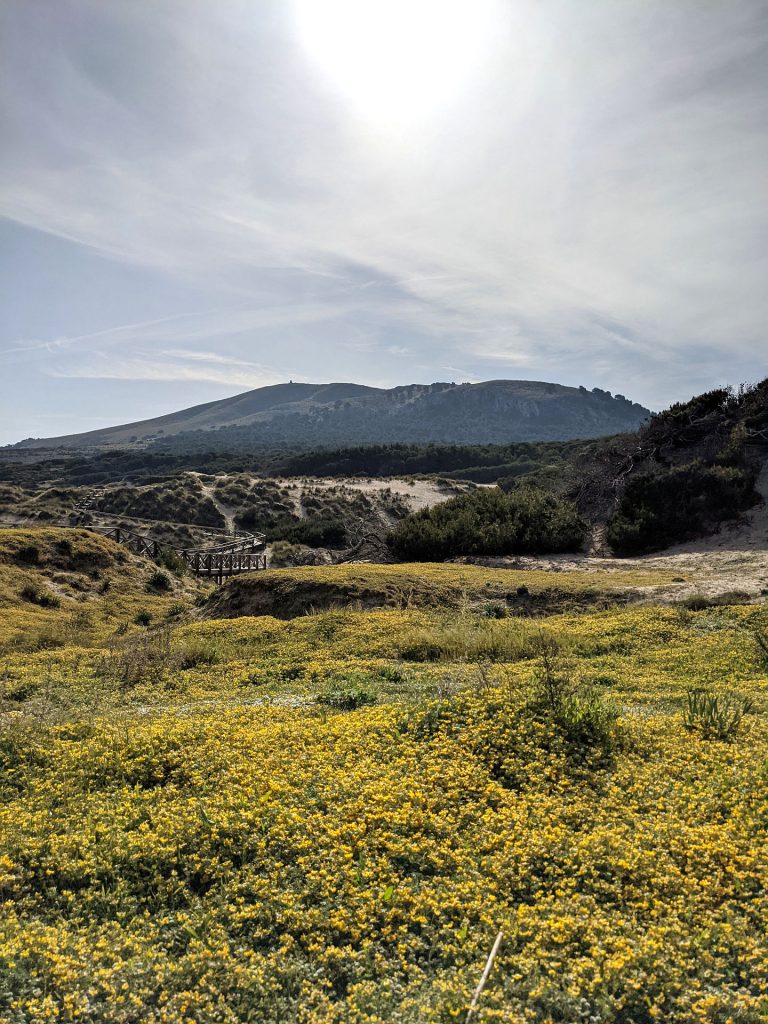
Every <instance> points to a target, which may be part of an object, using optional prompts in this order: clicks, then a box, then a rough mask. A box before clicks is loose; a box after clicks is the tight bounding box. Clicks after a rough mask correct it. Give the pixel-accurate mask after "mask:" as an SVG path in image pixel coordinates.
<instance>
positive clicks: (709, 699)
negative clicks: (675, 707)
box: [683, 689, 754, 741]
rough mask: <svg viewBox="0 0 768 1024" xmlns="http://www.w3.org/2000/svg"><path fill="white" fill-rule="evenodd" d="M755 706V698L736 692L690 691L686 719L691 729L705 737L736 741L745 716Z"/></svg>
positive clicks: (690, 730) (687, 696)
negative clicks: (753, 699) (734, 739)
mask: <svg viewBox="0 0 768 1024" xmlns="http://www.w3.org/2000/svg"><path fill="white" fill-rule="evenodd" d="M753 708H754V701H752V700H750V699H749V698H748V697H741V696H739V695H738V694H732V693H720V694H717V693H707V691H706V690H702V689H694V690H689V691H688V693H687V695H686V707H685V711H684V713H683V721H684V723H685V727H686V729H688V731H689V732H698V733H700V734H701V736H702V737H703V738H704V739H705V740H725V741H730V740H732V739H733V738H734V737H735V736H736V734H737V733H738V731H739V727H740V726H741V722H742V719H743V718H744V716H745V715H748V714H749V713H750V712H751V711H752V710H753Z"/></svg>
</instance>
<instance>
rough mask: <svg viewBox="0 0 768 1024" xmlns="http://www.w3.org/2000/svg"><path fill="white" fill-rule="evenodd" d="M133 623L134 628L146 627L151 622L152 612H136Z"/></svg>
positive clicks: (142, 610) (144, 609)
mask: <svg viewBox="0 0 768 1024" xmlns="http://www.w3.org/2000/svg"><path fill="white" fill-rule="evenodd" d="M133 621H134V624H135V625H136V626H148V625H149V624H150V623H151V622H152V612H148V611H147V610H146V608H142V609H141V611H139V612H136V614H135V615H134V617H133Z"/></svg>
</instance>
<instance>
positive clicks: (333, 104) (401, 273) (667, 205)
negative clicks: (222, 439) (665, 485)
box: [0, 0, 768, 444]
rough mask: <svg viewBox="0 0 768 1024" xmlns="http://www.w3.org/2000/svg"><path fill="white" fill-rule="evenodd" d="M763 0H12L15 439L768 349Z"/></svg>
mask: <svg viewBox="0 0 768 1024" xmlns="http://www.w3.org/2000/svg"><path fill="white" fill-rule="evenodd" d="M767 115H768V0H766V2H758V0H675V2H674V3H670V2H669V0H611V2H607V0H386V2H384V0H216V2H215V3H212V2H211V0H130V2H127V0H3V2H2V4H0V119H1V120H0V139H2V144H1V145H0V289H2V297H1V301H0V444H2V443H9V442H14V441H17V440H20V439H21V438H24V437H28V436H33V437H43V436H51V435H58V434H65V433H72V432H76V431H81V430H88V429H95V428H97V427H100V426H106V425H109V424H113V423H121V422H127V421H132V420H138V419H143V418H147V417H151V416H156V415H160V414H163V413H166V412H171V411H174V410H176V409H180V408H184V407H186V406H189V405H194V404H197V403H199V402H204V401H211V400H214V399H217V398H223V397H226V396H228V395H233V394H237V393H238V392H241V391H245V390H248V389H250V388H254V387H260V386H262V385H267V384H275V383H279V382H281V381H287V380H289V379H293V380H302V381H312V382H324V381H339V380H343V381H355V382H359V383H365V384H371V385H377V386H383V387H391V386H394V385H397V384H407V383H414V382H421V383H427V382H432V381H451V380H455V381H457V382H458V381H479V380H488V379H499V378H513V379H533V380H546V381H554V382H558V383H563V384H571V385H579V384H582V385H585V386H587V387H590V388H591V387H602V388H607V389H608V390H610V391H613V392H620V393H622V394H625V395H627V397H629V398H631V399H632V400H634V401H639V402H642V403H643V404H645V405H648V406H649V407H651V408H661V407H663V406H665V405H667V404H669V403H671V402H673V401H678V400H685V399H687V398H689V397H691V396H692V395H693V394H695V393H698V392H700V391H703V390H706V389H708V388H711V387H715V386H719V385H722V384H726V383H730V384H739V383H742V382H751V381H756V380H758V379H760V378H762V377H765V376H766V375H768V334H766V323H768V265H767V263H768V261H767V260H766V252H767V250H768V245H767V244H766V243H767V235H768V231H767V228H768V173H767V171H768V117H767Z"/></svg>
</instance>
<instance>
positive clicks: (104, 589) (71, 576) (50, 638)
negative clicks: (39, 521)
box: [0, 528, 205, 652]
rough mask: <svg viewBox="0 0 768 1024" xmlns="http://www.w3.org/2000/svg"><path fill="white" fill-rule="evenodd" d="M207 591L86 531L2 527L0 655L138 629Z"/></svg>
mask: <svg viewBox="0 0 768 1024" xmlns="http://www.w3.org/2000/svg"><path fill="white" fill-rule="evenodd" d="M204 590H205V587H204V585H202V584H200V583H199V582H198V581H197V580H195V579H193V578H191V577H185V578H184V579H180V578H178V577H177V576H175V575H174V574H173V573H171V572H164V571H162V570H161V569H160V568H159V567H158V566H157V565H156V564H155V563H154V562H151V561H149V560H148V559H146V558H140V557H137V556H136V555H133V554H131V553H130V552H129V551H128V550H127V549H126V548H125V547H122V546H121V545H119V544H115V543H114V542H113V541H111V540H108V539H107V538H106V537H101V536H99V535H98V534H97V533H93V532H91V531H89V530H78V529H56V528H43V529H0V652H2V651H6V650H9V649H11V648H13V647H14V646H15V647H20V648H22V649H24V650H29V651H37V650H40V651H44V650H46V649H55V648H57V647H61V646H63V645H65V644H67V643H75V644H76V643H78V642H82V643H86V642H95V640H96V639H97V638H101V639H102V640H103V639H105V638H106V637H108V636H109V635H110V634H112V633H114V631H115V630H116V629H120V630H122V631H123V633H125V634H127V633H129V632H131V631H133V630H139V631H140V629H141V623H143V624H144V625H149V624H150V623H157V622H161V621H162V620H163V619H164V618H166V616H167V613H168V610H169V609H171V608H174V607H175V608H176V609H177V611H179V610H180V609H181V608H184V607H189V608H191V607H192V601H193V600H194V598H195V597H196V596H197V595H198V594H202V593H203V592H204ZM136 618H138V619H139V623H135V622H134V620H135V619H136Z"/></svg>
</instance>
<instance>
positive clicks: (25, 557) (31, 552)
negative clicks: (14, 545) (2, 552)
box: [15, 544, 40, 565]
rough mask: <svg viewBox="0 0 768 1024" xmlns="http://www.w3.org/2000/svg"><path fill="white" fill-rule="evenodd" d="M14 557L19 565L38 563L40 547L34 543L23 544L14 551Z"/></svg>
mask: <svg viewBox="0 0 768 1024" xmlns="http://www.w3.org/2000/svg"><path fill="white" fill-rule="evenodd" d="M15 558H16V561H17V562H19V563H20V564H21V565H38V564H39V562H40V549H39V548H38V546H37V545H36V544H24V545H23V546H22V547H20V548H19V549H18V551H17V552H16V556H15Z"/></svg>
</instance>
